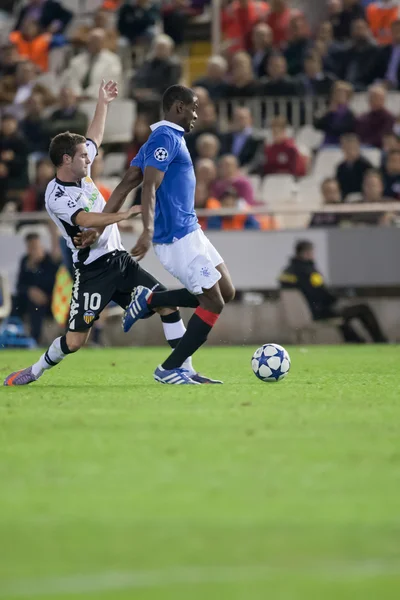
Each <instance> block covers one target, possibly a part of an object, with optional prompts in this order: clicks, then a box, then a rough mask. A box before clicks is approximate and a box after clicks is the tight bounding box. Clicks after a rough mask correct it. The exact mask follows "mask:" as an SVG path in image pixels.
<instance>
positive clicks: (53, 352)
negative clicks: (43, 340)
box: [32, 337, 68, 379]
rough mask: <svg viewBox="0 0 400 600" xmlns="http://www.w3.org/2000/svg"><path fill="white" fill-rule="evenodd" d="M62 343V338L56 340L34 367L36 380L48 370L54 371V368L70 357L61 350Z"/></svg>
mask: <svg viewBox="0 0 400 600" xmlns="http://www.w3.org/2000/svg"><path fill="white" fill-rule="evenodd" d="M60 342H61V338H60V337H58V338H56V339H55V340H54V342H53V343H52V344H51V346H50V347H49V349H48V350H47V351H46V352H45V353H44V354H42V356H41V357H40V358H39V360H38V361H37V363H35V364H34V365H33V366H32V373H33V374H34V376H35V377H36V379H38V378H39V377H41V376H42V375H43V373H44V372H45V371H47V370H48V369H52V368H53V367H55V366H56V365H58V363H60V362H61V361H62V360H63V359H64V358H65V357H66V356H68V355H67V354H64V352H63V351H62V350H61V343H60Z"/></svg>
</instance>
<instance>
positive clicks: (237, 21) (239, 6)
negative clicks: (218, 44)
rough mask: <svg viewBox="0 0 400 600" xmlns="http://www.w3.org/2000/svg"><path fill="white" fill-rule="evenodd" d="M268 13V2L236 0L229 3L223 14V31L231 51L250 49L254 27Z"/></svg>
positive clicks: (226, 44)
mask: <svg viewBox="0 0 400 600" xmlns="http://www.w3.org/2000/svg"><path fill="white" fill-rule="evenodd" d="M267 13H268V4H267V3H266V2H257V1H256V0H234V1H233V2H230V3H227V4H226V5H225V7H224V8H223V10H222V14H221V31H222V37H223V40H224V42H225V47H226V48H227V49H228V50H229V52H237V51H239V50H249V49H250V46H251V32H252V30H253V27H254V26H255V25H256V24H257V23H259V22H260V21H262V20H264V18H265V17H266V15H267Z"/></svg>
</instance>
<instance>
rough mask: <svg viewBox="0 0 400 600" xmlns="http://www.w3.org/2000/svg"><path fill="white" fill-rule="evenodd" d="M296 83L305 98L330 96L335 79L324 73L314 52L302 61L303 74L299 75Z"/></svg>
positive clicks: (317, 55) (319, 58)
mask: <svg viewBox="0 0 400 600" xmlns="http://www.w3.org/2000/svg"><path fill="white" fill-rule="evenodd" d="M298 83H299V85H300V87H301V89H302V91H303V94H304V95H305V96H330V95H331V93H332V88H333V84H334V83H335V77H334V76H333V75H331V74H330V73H324V70H323V65H322V60H321V57H320V56H319V54H318V53H317V52H315V50H314V51H311V52H309V53H308V54H307V56H306V57H305V59H304V73H303V74H302V75H299V77H298Z"/></svg>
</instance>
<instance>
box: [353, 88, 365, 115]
mask: <svg viewBox="0 0 400 600" xmlns="http://www.w3.org/2000/svg"><path fill="white" fill-rule="evenodd" d="M350 107H351V109H352V110H353V111H354V112H355V114H356V115H360V114H362V113H365V112H367V111H368V110H369V106H368V94H367V92H358V93H357V94H354V96H353V98H352V100H351V103H350Z"/></svg>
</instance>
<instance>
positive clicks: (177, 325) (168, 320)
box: [161, 310, 195, 373]
mask: <svg viewBox="0 0 400 600" xmlns="http://www.w3.org/2000/svg"><path fill="white" fill-rule="evenodd" d="M161 321H162V324H163V329H164V335H165V339H166V340H167V342H168V344H169V345H170V346H171V348H176V346H177V345H178V344H179V342H180V341H181V339H182V337H183V336H184V335H185V333H186V327H185V325H184V323H183V321H182V318H181V313H180V312H179V310H176V311H174V312H173V313H170V314H169V315H161ZM179 366H180V367H182V369H185V370H186V371H189V373H195V370H194V368H193V364H192V357H191V356H189V358H187V359H186V360H184V361H183V363H182V364H181V365H179Z"/></svg>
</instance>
